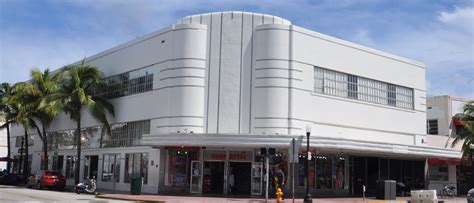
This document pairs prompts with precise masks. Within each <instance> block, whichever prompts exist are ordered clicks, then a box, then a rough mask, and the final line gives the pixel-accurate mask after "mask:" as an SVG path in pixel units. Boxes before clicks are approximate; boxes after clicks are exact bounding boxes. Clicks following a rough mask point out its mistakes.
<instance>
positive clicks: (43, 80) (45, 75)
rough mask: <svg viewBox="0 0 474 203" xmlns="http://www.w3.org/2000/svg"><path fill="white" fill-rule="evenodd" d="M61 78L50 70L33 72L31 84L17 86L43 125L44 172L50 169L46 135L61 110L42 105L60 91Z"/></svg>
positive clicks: (42, 165)
mask: <svg viewBox="0 0 474 203" xmlns="http://www.w3.org/2000/svg"><path fill="white" fill-rule="evenodd" d="M60 76H61V74H54V75H53V74H51V73H50V72H49V69H46V70H45V71H44V72H41V71H39V70H32V71H31V78H32V80H31V81H30V82H25V83H18V84H17V89H18V91H19V92H21V94H22V95H23V99H25V100H26V101H28V102H31V103H32V105H34V108H35V111H34V112H33V116H34V117H35V119H36V120H37V121H39V122H40V123H41V128H42V129H41V131H38V135H39V137H40V139H41V141H42V142H43V156H44V159H43V160H42V162H41V168H42V169H44V170H47V169H48V136H47V134H46V128H48V127H49V125H50V124H51V122H52V121H53V118H54V116H56V115H57V114H58V113H59V109H54V108H58V106H57V105H51V104H48V105H44V106H40V104H41V102H42V101H43V99H45V98H46V97H47V96H48V95H50V94H52V93H55V92H57V91H58V90H59V84H58V82H59V80H60Z"/></svg>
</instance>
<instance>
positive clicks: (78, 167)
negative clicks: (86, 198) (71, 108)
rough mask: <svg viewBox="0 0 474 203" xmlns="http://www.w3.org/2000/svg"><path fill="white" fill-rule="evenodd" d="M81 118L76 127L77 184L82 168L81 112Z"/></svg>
mask: <svg viewBox="0 0 474 203" xmlns="http://www.w3.org/2000/svg"><path fill="white" fill-rule="evenodd" d="M78 117H79V118H78V119H77V123H76V124H77V129H76V133H77V135H76V144H77V160H76V169H75V171H74V180H75V184H76V185H77V184H79V171H80V169H81V116H80V113H79V116H78Z"/></svg>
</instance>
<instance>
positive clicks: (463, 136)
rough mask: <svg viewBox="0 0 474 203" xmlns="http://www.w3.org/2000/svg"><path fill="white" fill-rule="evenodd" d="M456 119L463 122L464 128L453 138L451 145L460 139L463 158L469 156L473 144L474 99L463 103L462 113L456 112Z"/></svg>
mask: <svg viewBox="0 0 474 203" xmlns="http://www.w3.org/2000/svg"><path fill="white" fill-rule="evenodd" d="M454 117H455V118H456V119H459V120H461V121H462V122H463V123H464V130H463V131H462V132H461V133H459V135H458V136H457V137H456V138H455V139H454V140H453V143H452V144H451V147H454V146H455V145H456V144H457V143H459V142H460V141H463V144H462V148H461V150H462V153H463V158H468V157H471V156H470V155H471V150H470V146H471V144H474V101H469V102H467V103H466V104H465V105H464V110H463V113H460V114H456V115H455V116H454Z"/></svg>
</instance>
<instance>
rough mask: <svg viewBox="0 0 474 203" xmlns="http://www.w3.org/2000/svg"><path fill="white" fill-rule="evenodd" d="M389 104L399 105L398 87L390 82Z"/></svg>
mask: <svg viewBox="0 0 474 203" xmlns="http://www.w3.org/2000/svg"><path fill="white" fill-rule="evenodd" d="M387 87H388V92H387V97H388V105H390V106H396V105H397V87H396V86H395V85H392V84H389V85H388V86H387Z"/></svg>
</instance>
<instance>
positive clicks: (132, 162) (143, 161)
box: [125, 153, 148, 184]
mask: <svg viewBox="0 0 474 203" xmlns="http://www.w3.org/2000/svg"><path fill="white" fill-rule="evenodd" d="M134 177H142V178H143V183H144V184H147V182H148V153H134V154H125V183H130V182H131V180H132V178H134Z"/></svg>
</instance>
